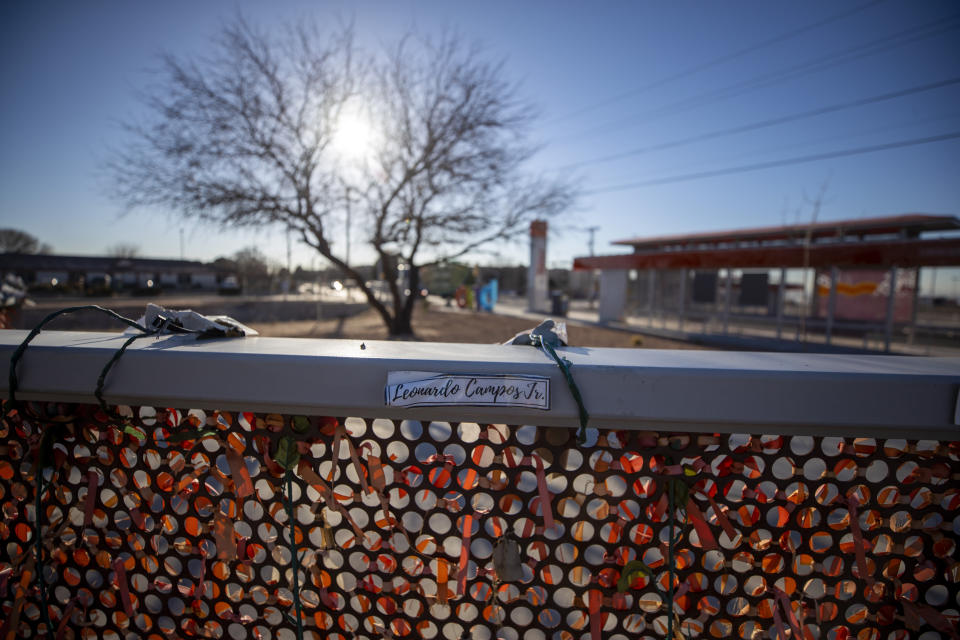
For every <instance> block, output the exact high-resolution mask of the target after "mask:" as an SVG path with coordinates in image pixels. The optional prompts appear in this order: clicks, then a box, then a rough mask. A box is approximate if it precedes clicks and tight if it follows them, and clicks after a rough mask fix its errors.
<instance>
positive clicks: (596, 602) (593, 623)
mask: <svg viewBox="0 0 960 640" xmlns="http://www.w3.org/2000/svg"><path fill="white" fill-rule="evenodd" d="M602 606H603V597H602V596H601V595H600V591H599V590H597V589H591V590H590V598H589V608H588V611H589V612H590V640H600V633H601V632H602V631H603V614H602V613H600V608H601V607H602Z"/></svg>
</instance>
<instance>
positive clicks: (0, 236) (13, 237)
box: [0, 229, 53, 253]
mask: <svg viewBox="0 0 960 640" xmlns="http://www.w3.org/2000/svg"><path fill="white" fill-rule="evenodd" d="M0 251H2V252H3V253H51V252H52V251H53V247H51V246H50V245H48V244H46V243H45V242H40V241H39V240H38V239H37V238H36V237H35V236H33V235H31V234H29V233H27V232H26V231H20V230H19V229H0Z"/></svg>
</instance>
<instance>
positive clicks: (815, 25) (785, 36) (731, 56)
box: [549, 0, 883, 122]
mask: <svg viewBox="0 0 960 640" xmlns="http://www.w3.org/2000/svg"><path fill="white" fill-rule="evenodd" d="M881 2H883V0H873V1H872V2H867V3H866V4H862V5H859V6H857V7H853V8H852V9H849V10H847V11H842V12H840V13H837V14H834V15H832V16H830V17H827V18H824V19H823V20H817V21H816V22H812V23H810V24H808V25H805V26H802V27H798V28H797V29H793V30H792V31H787V32H786V33H781V34H780V35H777V36H774V37H772V38H768V39H766V40H763V41H761V42H758V43H756V44H753V45H750V46H749V47H745V48H743V49H738V50H736V51H733V52H731V53H728V54H727V55H724V56H721V57H719V58H716V59H714V60H711V61H709V62H704V63H701V64H698V65H695V66H693V67H690V68H688V69H685V70H683V71H680V72H678V73H675V74H673V75H670V76H667V77H665V78H661V79H659V80H656V81H654V82H651V83H648V84H646V85H643V86H641V87H637V88H635V89H631V90H629V91H624V92H623V93H619V94H617V95H615V96H612V97H610V98H607V99H605V100H601V101H599V102H595V103H593V104H591V105H587V106H585V107H581V108H579V109H576V110H574V111H571V112H570V113H567V114H565V115H562V116H558V117H556V118H551V119H550V120H549V121H550V122H556V121H560V120H568V119H570V118H573V117H575V116H579V115H582V114H584V113H589V112H590V111H595V110H597V109H600V108H601V107H605V106H607V105H610V104H614V103H616V102H620V101H622V100H626V99H627V98H630V97H633V96H635V95H639V94H641V93H645V92H647V91H650V90H651V89H656V88H658V87H662V86H663V85H665V84H669V83H671V82H675V81H677V80H682V79H683V78H686V77H689V76H692V75H694V74H697V73H700V72H701V71H704V70H705V69H710V68H711V67H716V66H718V65H721V64H723V63H725V62H730V61H731V60H736V59H737V58H740V57H743V56H745V55H747V54H749V53H754V52H755V51H759V50H761V49H765V48H767V47H770V46H773V45H776V44H780V43H781V42H784V41H785V40H790V39H792V38H796V37H797V36H800V35H803V34H804V33H807V32H808V31H813V30H814V29H819V28H820V27H823V26H826V25H828V24H831V23H833V22H837V21H838V20H842V19H843V18H847V17H849V16H852V15H854V14H856V13H860V12H861V11H864V10H866V9H869V8H871V7H874V6H876V5H878V4H880V3H881Z"/></svg>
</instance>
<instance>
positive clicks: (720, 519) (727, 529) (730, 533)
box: [707, 495, 737, 540]
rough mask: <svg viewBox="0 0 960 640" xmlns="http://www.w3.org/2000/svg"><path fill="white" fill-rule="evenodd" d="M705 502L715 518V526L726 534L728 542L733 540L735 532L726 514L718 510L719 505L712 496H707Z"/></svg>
mask: <svg viewBox="0 0 960 640" xmlns="http://www.w3.org/2000/svg"><path fill="white" fill-rule="evenodd" d="M707 502H709V503H710V508H711V509H713V513H714V514H716V516H717V524H719V525H720V528H721V529H723V532H724V533H725V534H727V537H728V538H730V540H733V539H734V538H735V537H736V535H737V532H736V530H734V528H733V525H732V524H730V519H729V518H728V517H727V512H726V511H724V510H723V509H721V508H720V505H718V504H717V501H716V500H714V499H713V496H711V495H707Z"/></svg>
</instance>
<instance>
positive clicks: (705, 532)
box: [687, 498, 718, 551]
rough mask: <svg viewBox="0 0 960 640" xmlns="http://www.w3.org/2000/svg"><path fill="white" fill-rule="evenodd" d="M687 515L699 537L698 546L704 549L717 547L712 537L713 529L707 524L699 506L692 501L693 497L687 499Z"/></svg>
mask: <svg viewBox="0 0 960 640" xmlns="http://www.w3.org/2000/svg"><path fill="white" fill-rule="evenodd" d="M687 515H688V516H690V520H691V521H692V523H693V528H694V529H695V530H696V532H697V537H699V538H700V546H701V547H703V549H704V550H706V551H712V550H714V549H717V548H718V547H717V539H716V538H715V537H713V531H711V530H710V525H708V524H707V521H706V520H705V519H704V517H703V514H702V513H701V512H700V509H699V507H697V505H696V503H694V501H693V498H690V499H689V500H687Z"/></svg>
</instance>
